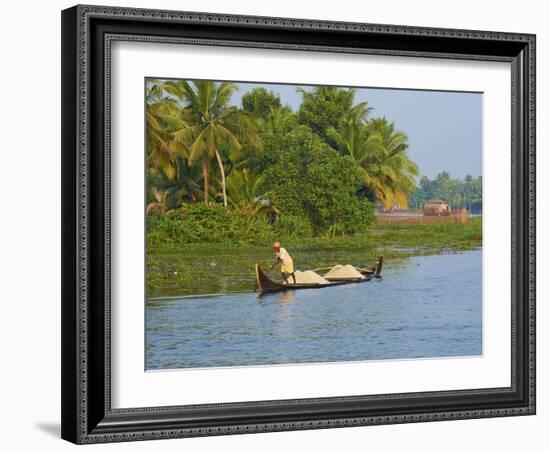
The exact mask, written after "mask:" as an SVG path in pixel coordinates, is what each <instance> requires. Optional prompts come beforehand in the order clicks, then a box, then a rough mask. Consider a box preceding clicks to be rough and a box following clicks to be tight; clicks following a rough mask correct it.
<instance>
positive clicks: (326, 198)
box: [262, 127, 374, 234]
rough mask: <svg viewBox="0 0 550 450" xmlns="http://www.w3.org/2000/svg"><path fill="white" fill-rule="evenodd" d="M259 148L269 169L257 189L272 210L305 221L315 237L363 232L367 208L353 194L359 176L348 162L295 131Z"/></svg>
mask: <svg viewBox="0 0 550 450" xmlns="http://www.w3.org/2000/svg"><path fill="white" fill-rule="evenodd" d="M264 145H265V149H266V151H267V153H268V154H269V155H270V158H271V164H269V165H268V168H267V169H266V171H265V173H264V181H263V183H262V187H263V190H264V191H265V193H266V195H267V196H268V197H269V198H270V199H272V201H273V202H274V203H275V204H276V205H277V207H278V208H280V209H281V210H283V211H286V212H288V214H291V215H293V216H297V217H304V218H307V219H308V220H309V222H310V223H311V225H312V226H313V228H314V229H315V230H316V231H318V232H323V231H327V232H329V233H332V234H350V233H355V232H360V231H365V230H366V227H367V226H368V225H369V223H371V222H372V221H373V220H374V208H373V205H372V203H371V202H370V201H369V200H368V199H367V198H366V197H361V196H360V195H358V192H359V190H360V189H361V177H360V175H359V171H358V170H357V166H356V165H355V163H354V161H353V159H352V158H351V157H349V156H343V155H342V154H340V153H339V152H337V151H336V150H334V149H332V148H331V147H329V146H328V145H327V144H325V143H324V142H322V141H321V139H320V138H319V137H318V136H317V135H316V134H314V133H313V132H312V131H311V130H310V129H308V128H307V127H301V128H297V129H295V130H294V131H293V132H291V133H289V134H287V135H285V136H280V137H278V138H277V139H274V138H271V139H267V140H266V141H265V142H264ZM288 148H292V149H293V151H292V152H288V151H286V149H288Z"/></svg>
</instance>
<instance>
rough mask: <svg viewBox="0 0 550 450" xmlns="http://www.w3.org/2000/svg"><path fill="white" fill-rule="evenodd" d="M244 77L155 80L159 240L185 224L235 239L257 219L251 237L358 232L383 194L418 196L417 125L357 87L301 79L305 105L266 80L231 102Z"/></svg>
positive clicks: (151, 184)
mask: <svg viewBox="0 0 550 450" xmlns="http://www.w3.org/2000/svg"><path fill="white" fill-rule="evenodd" d="M237 89H238V85H237V84H235V83H229V82H220V83H218V82H213V81H185V80H148V81H147V83H146V105H147V111H146V123H147V164H148V180H147V181H148V192H147V195H148V199H147V200H148V205H147V213H148V215H149V216H150V217H154V219H153V220H150V232H151V233H153V236H151V242H152V243H155V242H165V241H166V240H167V239H169V240H173V239H179V238H177V237H176V235H177V233H179V232H180V231H182V232H183V231H185V230H189V231H191V232H193V231H195V232H196V233H197V234H195V237H192V238H191V239H196V240H197V241H199V240H201V239H203V238H204V237H206V238H207V240H208V238H209V236H210V234H209V233H211V232H215V233H220V236H223V237H225V238H228V239H232V236H233V231H232V230H233V227H235V228H238V229H240V228H242V227H245V229H246V230H247V231H248V232H249V233H250V236H249V238H248V239H249V240H250V241H255V240H256V239H257V238H258V237H260V238H263V237H265V236H267V235H268V234H269V233H271V235H273V236H274V235H275V234H277V233H282V234H283V235H284V236H293V235H295V234H297V233H302V235H303V236H305V237H307V236H327V235H332V236H342V235H347V236H349V235H354V234H357V233H364V232H365V231H366V230H367V229H368V227H369V226H370V225H371V224H372V223H373V222H374V209H375V203H378V204H380V205H382V206H383V207H390V206H393V205H396V204H398V205H401V206H402V207H406V206H407V203H408V198H409V196H410V194H411V193H412V192H413V191H414V189H415V187H416V183H415V180H414V176H416V175H418V168H417V166H416V165H415V164H414V162H412V161H411V160H410V159H409V157H408V155H407V148H408V141H407V137H406V136H405V135H404V134H403V133H402V132H400V131H399V130H398V129H397V128H396V126H395V124H394V123H393V122H388V121H387V120H386V119H385V118H376V117H372V118H371V114H372V108H370V107H369V106H368V104H367V102H359V103H357V102H355V90H353V89H343V88H338V87H328V86H321V87H315V88H312V89H311V90H305V89H301V88H300V89H298V92H300V94H301V95H302V103H301V105H300V106H299V108H298V110H297V111H293V110H291V109H290V108H289V107H288V106H285V105H283V104H282V103H281V99H280V98H279V96H278V95H277V94H275V93H273V92H272V91H268V90H266V89H263V88H256V89H253V90H252V91H250V92H248V93H246V94H245V95H244V96H243V97H242V106H240V107H237V106H231V98H232V96H233V94H234V93H235V91H236V90H237ZM199 204H202V205H204V206H205V207H199V206H198V205H199ZM220 207H221V208H226V209H227V211H226V212H222V211H220ZM210 209H211V210H212V211H209V210H210ZM210 219H212V220H214V222H216V221H217V220H227V221H228V222H226V223H227V224H228V227H227V229H224V227H217V224H216V223H213V224H205V223H204V222H206V221H207V220H210ZM163 233H168V234H163Z"/></svg>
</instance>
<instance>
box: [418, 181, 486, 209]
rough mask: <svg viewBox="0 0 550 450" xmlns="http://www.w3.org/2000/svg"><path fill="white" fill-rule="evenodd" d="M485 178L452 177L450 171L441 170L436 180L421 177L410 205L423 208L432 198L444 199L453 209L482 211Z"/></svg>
mask: <svg viewBox="0 0 550 450" xmlns="http://www.w3.org/2000/svg"><path fill="white" fill-rule="evenodd" d="M482 189H483V179H482V177H477V178H473V177H472V176H471V175H467V176H466V177H465V178H464V180H459V179H456V178H451V176H450V174H449V173H448V172H441V173H440V174H439V175H437V177H436V178H435V179H434V180H430V179H428V177H422V178H421V179H420V183H419V187H418V188H417V189H416V190H415V191H414V192H413V194H412V196H411V199H410V205H411V207H413V208H423V207H424V205H425V204H426V202H428V201H430V200H435V199H439V200H444V201H446V202H448V203H449V204H450V205H451V207H452V208H453V209H458V208H466V209H467V210H469V211H471V212H473V213H481V211H482V209H483V200H482Z"/></svg>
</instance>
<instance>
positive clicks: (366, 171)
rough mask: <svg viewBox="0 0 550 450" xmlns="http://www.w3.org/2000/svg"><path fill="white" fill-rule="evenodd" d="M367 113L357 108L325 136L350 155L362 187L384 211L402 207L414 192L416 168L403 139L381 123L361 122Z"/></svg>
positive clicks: (391, 124)
mask: <svg viewBox="0 0 550 450" xmlns="http://www.w3.org/2000/svg"><path fill="white" fill-rule="evenodd" d="M368 111H369V109H368V108H367V106H366V105H361V104H359V105H357V106H356V107H354V108H353V109H352V111H351V112H350V113H349V114H347V115H346V116H345V117H344V119H342V120H341V121H340V123H339V126H338V128H330V129H329V130H328V135H329V136H330V137H331V138H332V139H333V140H334V142H335V143H336V146H337V148H338V149H339V150H340V152H342V153H344V154H348V155H350V156H351V157H352V158H353V160H354V161H355V163H356V164H357V166H358V168H359V173H360V174H361V178H362V181H363V185H364V186H365V187H366V188H367V189H368V190H370V191H371V192H372V194H373V195H374V197H375V198H376V199H377V200H378V201H379V202H380V203H381V204H382V206H383V207H384V208H389V207H391V206H393V205H394V204H399V205H401V206H403V207H406V206H407V204H408V197H409V195H410V194H411V193H412V192H413V191H414V189H415V187H416V182H415V180H414V178H413V176H414V175H417V174H418V168H417V166H416V165H415V164H414V163H413V162H412V161H411V160H410V159H409V157H408V156H407V153H406V150H407V148H408V144H407V137H406V136H405V135H404V134H402V133H400V132H398V131H395V128H394V124H393V123H388V122H387V121H386V120H385V119H374V120H372V121H370V122H368V123H366V122H365V118H366V115H367V114H368Z"/></svg>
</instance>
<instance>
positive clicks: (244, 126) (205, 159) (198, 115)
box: [173, 81, 260, 206]
mask: <svg viewBox="0 0 550 450" xmlns="http://www.w3.org/2000/svg"><path fill="white" fill-rule="evenodd" d="M173 85H174V86H175V87H176V88H177V92H178V96H179V97H180V98H181V100H182V101H183V102H184V105H185V110H186V111H187V113H188V116H189V126H188V127H187V128H185V129H182V130H180V131H178V132H176V133H174V138H175V140H176V142H178V143H181V144H183V145H184V146H186V147H187V148H188V151H189V156H188V157H189V161H190V162H191V163H192V162H194V161H195V160H198V159H201V161H202V172H203V183H204V202H205V203H208V191H209V171H210V168H209V165H210V161H211V159H212V158H215V159H216V161H217V163H218V168H219V172H220V177H221V186H222V195H223V204H224V206H227V193H226V183H225V169H224V166H223V161H222V157H221V155H220V151H219V147H220V145H222V143H225V144H227V145H228V146H229V147H230V148H231V149H232V150H235V151H239V150H240V149H241V147H242V145H243V143H244V142H249V143H252V144H255V145H259V143H260V141H259V136H258V133H257V124H256V122H255V120H254V118H253V117H252V116H250V115H249V114H247V113H245V112H244V111H242V110H240V109H238V108H236V107H230V106H228V104H229V100H230V99H231V96H232V94H233V93H234V92H235V91H236V90H237V89H238V87H237V85H236V84H234V83H229V82H223V83H216V82H214V81H191V82H188V81H175V82H173Z"/></svg>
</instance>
